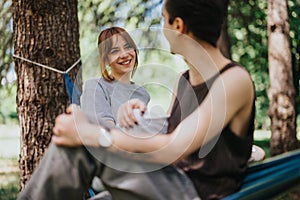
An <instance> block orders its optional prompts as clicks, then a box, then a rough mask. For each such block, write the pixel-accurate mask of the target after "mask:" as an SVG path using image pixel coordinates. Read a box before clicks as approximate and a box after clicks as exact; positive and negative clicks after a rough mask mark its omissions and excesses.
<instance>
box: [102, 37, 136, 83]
mask: <svg viewBox="0 0 300 200" xmlns="http://www.w3.org/2000/svg"><path fill="white" fill-rule="evenodd" d="M136 59H137V58H136V52H135V51H134V48H133V47H132V46H130V44H129V43H128V42H127V41H126V40H125V39H124V38H123V37H122V36H121V35H114V36H112V48H111V50H110V52H109V53H108V55H107V61H108V65H109V66H110V67H111V72H112V76H113V77H114V78H115V79H120V78H121V77H122V76H123V75H125V74H130V73H131V72H132V70H133V68H134V64H135V62H136Z"/></svg>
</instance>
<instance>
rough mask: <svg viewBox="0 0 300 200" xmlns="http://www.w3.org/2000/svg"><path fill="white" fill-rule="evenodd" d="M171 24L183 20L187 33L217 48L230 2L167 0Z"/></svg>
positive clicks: (224, 0) (219, 0)
mask: <svg viewBox="0 0 300 200" xmlns="http://www.w3.org/2000/svg"><path fill="white" fill-rule="evenodd" d="M165 7H166V10H167V12H168V13H169V23H170V24H172V23H173V21H174V19H175V18H176V17H180V18H182V20H183V21H184V23H185V24H186V26H187V31H190V32H192V33H193V35H194V36H195V37H197V38H199V39H200V40H203V41H206V42H208V43H210V44H211V45H213V46H215V47H216V46H217V40H218V38H219V36H220V34H221V29H222V24H223V21H224V18H225V16H226V15H227V8H228V0H166V3H165Z"/></svg>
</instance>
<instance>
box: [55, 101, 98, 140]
mask: <svg viewBox="0 0 300 200" xmlns="http://www.w3.org/2000/svg"><path fill="white" fill-rule="evenodd" d="M98 129H99V128H97V127H95V125H92V124H91V123H90V122H89V121H88V119H87V118H86V116H85V115H84V113H83V112H82V111H81V110H80V108H79V107H78V106H77V105H74V104H72V105H70V106H69V107H68V108H67V112H66V113H64V114H61V115H59V116H57V118H56V119H55V126H54V128H53V133H54V135H53V136H52V141H53V142H54V143H55V144H57V145H61V146H81V145H88V146H99V144H98V143H97V141H98V140H97V136H98V134H96V133H97V130H98Z"/></svg>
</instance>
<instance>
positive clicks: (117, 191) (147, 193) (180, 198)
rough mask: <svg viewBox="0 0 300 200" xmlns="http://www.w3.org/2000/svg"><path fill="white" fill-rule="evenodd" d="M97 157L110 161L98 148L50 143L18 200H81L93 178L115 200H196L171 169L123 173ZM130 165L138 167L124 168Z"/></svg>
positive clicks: (182, 178)
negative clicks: (69, 146)
mask: <svg viewBox="0 0 300 200" xmlns="http://www.w3.org/2000/svg"><path fill="white" fill-rule="evenodd" d="M91 152H92V153H91ZM94 152H96V154H97V156H96V157H98V158H95V153H94ZM97 152H98V153H97ZM92 155H94V156H92ZM99 156H100V157H101V156H103V158H100V160H102V159H108V158H110V157H111V154H106V152H105V151H104V150H103V149H101V148H98V149H96V148H89V150H87V149H86V148H85V147H78V148H68V147H58V146H56V145H55V144H50V146H49V148H48V150H47V152H46V154H45V156H44V158H43V159H42V160H41V162H40V164H39V166H38V167H37V169H36V170H35V171H34V173H33V175H32V176H31V178H30V180H29V181H28V182H27V184H26V186H25V188H24V190H23V191H22V192H21V193H20V195H19V197H18V199H32V200H44V199H49V200H50V199H51V200H56V199H57V200H58V199H61V200H65V199H72V200H76V199H80V200H82V199H83V198H84V194H85V193H86V191H87V190H88V188H89V187H90V184H91V181H92V179H93V177H94V176H99V177H100V178H101V180H102V181H103V183H104V185H105V187H106V189H107V190H108V191H109V192H110V194H111V195H112V197H113V199H116V200H148V199H149V200H192V199H200V198H199V197H198V196H197V193H196V191H195V189H194V186H193V184H192V182H191V181H190V179H189V178H188V177H187V176H186V175H185V174H184V173H181V172H180V171H179V170H177V169H176V168H174V167H172V166H168V167H164V168H162V169H159V170H155V171H150V172H147V173H127V172H124V171H119V170H115V169H113V168H111V167H108V166H105V165H103V164H102V163H101V162H100V161H99ZM105 157H106V158H105ZM117 160H118V157H116V158H115V161H117ZM121 163H122V162H121ZM131 163H132V162H131ZM134 165H138V164H131V165H128V167H132V166H134ZM138 168H143V166H137V169H138Z"/></svg>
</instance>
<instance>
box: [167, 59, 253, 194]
mask: <svg viewBox="0 0 300 200" xmlns="http://www.w3.org/2000/svg"><path fill="white" fill-rule="evenodd" d="M238 66H239V65H237V64H236V63H233V62H231V63H229V64H227V65H226V66H225V67H224V68H222V70H221V71H220V73H218V74H216V75H214V76H213V77H212V78H210V79H209V80H207V81H206V82H204V83H202V84H199V85H197V86H191V85H190V83H189V73H188V71H186V72H185V73H184V74H183V75H182V76H181V78H180V79H179V84H178V90H177V98H176V99H175V102H174V105H173V107H172V111H171V117H170V118H169V127H168V132H172V131H173V130H174V129H175V128H176V127H177V125H178V124H179V123H180V122H181V121H182V120H183V119H185V118H186V117H187V116H188V115H190V114H191V113H192V112H193V111H194V110H195V109H196V108H197V107H198V106H199V105H200V104H201V103H202V101H203V100H204V98H205V97H206V95H207V94H208V92H209V89H210V88H211V86H212V85H213V83H214V81H215V80H216V79H217V78H218V77H219V75H220V74H221V73H223V72H225V71H226V70H228V69H230V68H232V67H238ZM254 111H255V107H254V101H253V110H252V116H251V119H250V120H251V121H250V122H249V124H248V126H249V127H248V135H247V137H246V138H240V137H238V136H237V135H235V134H234V133H233V132H232V131H231V129H230V128H229V126H227V127H225V128H224V129H223V130H222V132H221V134H220V135H219V137H218V138H215V139H213V140H211V141H212V142H213V144H210V142H208V143H207V148H206V149H209V151H207V152H205V151H204V154H203V155H201V152H202V150H203V149H205V146H202V147H201V151H200V149H198V150H196V151H195V152H194V153H192V154H191V155H189V156H188V157H186V158H185V159H183V160H182V161H181V162H179V163H178V166H179V167H180V168H181V169H183V170H184V171H185V172H186V174H187V175H188V176H189V177H190V179H191V180H192V181H193V183H194V185H195V188H196V190H197V192H198V194H199V196H200V197H201V198H202V199H220V198H222V197H224V196H227V195H229V194H231V193H233V192H235V191H236V190H238V189H239V187H240V186H241V183H242V180H243V177H244V176H245V171H246V169H247V162H248V159H249V157H250V155H251V149H252V143H253V131H254ZM212 142H211V143H212ZM199 152H200V154H199ZM202 156H204V157H202Z"/></svg>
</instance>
